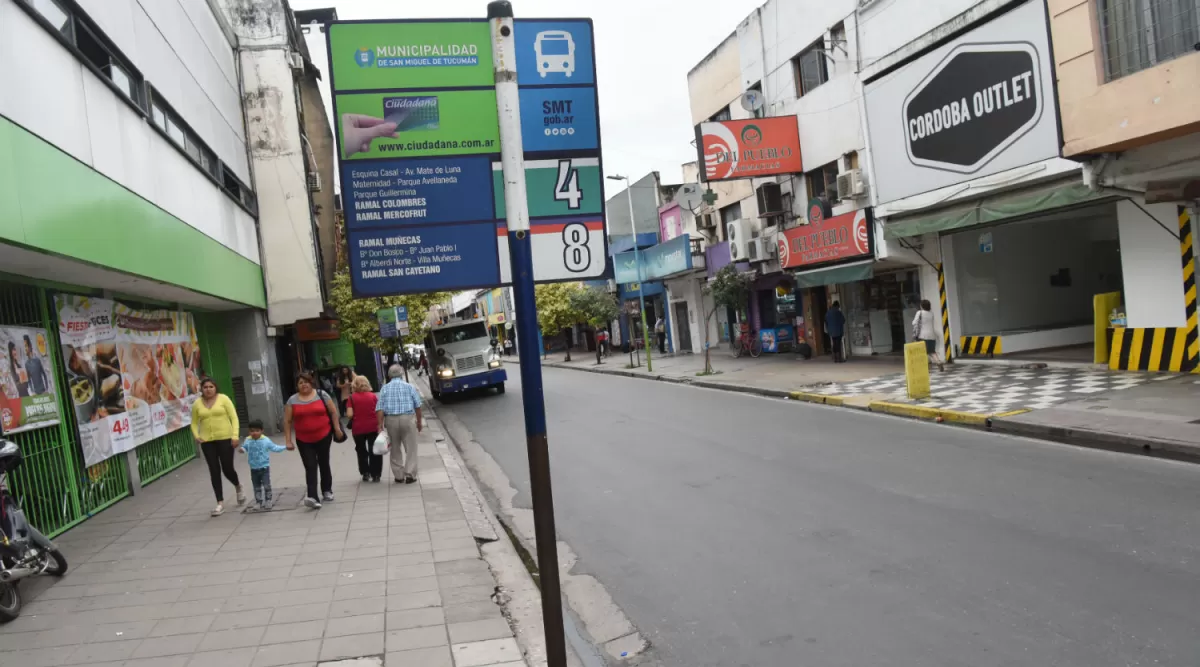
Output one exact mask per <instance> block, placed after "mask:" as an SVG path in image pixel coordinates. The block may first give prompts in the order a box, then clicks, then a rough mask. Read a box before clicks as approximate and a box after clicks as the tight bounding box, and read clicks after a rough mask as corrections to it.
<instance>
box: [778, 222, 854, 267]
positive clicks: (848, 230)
mask: <svg viewBox="0 0 1200 667" xmlns="http://www.w3.org/2000/svg"><path fill="white" fill-rule="evenodd" d="M871 222H872V216H871V209H869V208H863V209H859V210H857V211H853V212H851V213H845V214H842V215H835V216H833V217H832V218H825V219H823V220H819V221H815V222H813V223H811V224H808V225H802V226H800V227H793V228H792V229H789V230H787V231H785V232H784V233H783V237H782V238H780V239H779V265H780V266H781V267H783V268H785V269H796V268H801V267H809V266H816V265H820V264H833V263H837V262H839V261H842V260H848V259H861V258H863V257H871V256H873V255H874V252H875V248H874V242H873V240H872V237H873V235H872V234H871Z"/></svg>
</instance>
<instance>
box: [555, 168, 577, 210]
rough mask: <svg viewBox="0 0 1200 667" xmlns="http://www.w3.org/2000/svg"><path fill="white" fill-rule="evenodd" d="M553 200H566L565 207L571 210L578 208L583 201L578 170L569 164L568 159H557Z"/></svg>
mask: <svg viewBox="0 0 1200 667" xmlns="http://www.w3.org/2000/svg"><path fill="white" fill-rule="evenodd" d="M554 200H555V201H565V202H567V208H569V209H571V210H575V209H578V208H579V206H580V204H581V202H582V201H583V191H582V190H580V189H579V170H578V169H575V168H574V167H572V166H571V161H570V160H559V161H558V182H557V183H556V184H555V186H554Z"/></svg>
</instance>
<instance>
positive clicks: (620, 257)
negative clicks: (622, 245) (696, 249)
mask: <svg viewBox="0 0 1200 667" xmlns="http://www.w3.org/2000/svg"><path fill="white" fill-rule="evenodd" d="M641 255H642V271H641V275H640V276H639V274H638V265H637V254H636V253H634V252H622V253H618V254H617V255H615V256H613V274H614V278H615V279H616V281H617V283H618V284H628V283H636V282H639V281H642V280H660V279H662V278H666V277H667V276H671V275H674V274H676V273H682V272H683V271H690V270H691V268H692V246H691V242H690V241H689V237H688V235H687V234H682V235H680V236H676V237H675V238H673V239H671V240H670V241H667V242H666V243H660V244H658V245H656V246H651V247H649V248H646V249H645V250H643V251H642V252H641Z"/></svg>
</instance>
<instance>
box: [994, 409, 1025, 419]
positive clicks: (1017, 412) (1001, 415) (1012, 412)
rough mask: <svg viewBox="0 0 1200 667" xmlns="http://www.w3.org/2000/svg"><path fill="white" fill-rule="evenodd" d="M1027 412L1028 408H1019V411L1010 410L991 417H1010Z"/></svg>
mask: <svg viewBox="0 0 1200 667" xmlns="http://www.w3.org/2000/svg"><path fill="white" fill-rule="evenodd" d="M1029 411H1030V409H1029V408H1021V409H1020V410H1011V411H1009V412H1001V413H998V414H994V415H992V416H993V417H1012V416H1013V415H1023V414H1025V413H1026V412H1029Z"/></svg>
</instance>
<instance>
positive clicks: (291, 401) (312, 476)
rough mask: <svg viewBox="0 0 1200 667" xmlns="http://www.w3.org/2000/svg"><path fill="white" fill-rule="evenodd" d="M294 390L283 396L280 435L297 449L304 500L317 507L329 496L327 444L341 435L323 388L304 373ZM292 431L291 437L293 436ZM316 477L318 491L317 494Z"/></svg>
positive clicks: (331, 488)
mask: <svg viewBox="0 0 1200 667" xmlns="http://www.w3.org/2000/svg"><path fill="white" fill-rule="evenodd" d="M296 389H297V391H296V393H294V394H292V395H291V397H289V398H288V400H287V406H286V407H285V408H284V410H283V437H284V440H285V442H286V443H287V445H288V448H289V449H290V448H292V447H296V448H298V449H299V450H300V460H301V461H303V462H304V481H305V483H306V485H307V487H308V489H307V495H306V496H305V497H304V504H305V505H307V506H308V507H310V508H312V509H320V508H321V502H322V501H323V502H331V501H332V500H333V471H332V470H330V468H329V447H330V445H331V443H332V441H333V438H334V437H335V436H336V437H337V439H338V440H339V441H341V440H344V439H345V437H346V436H345V434H344V433H343V432H342V424H341V420H340V418H339V417H338V410H337V405H336V404H334V402H333V398H332V397H330V396H329V394H328V393H327V392H325V391H324V390H318V389H317V383H316V380H315V379H314V378H313V376H312V375H309V374H308V373H301V374H300V377H298V378H296ZM293 431H294V432H295V433H294V438H293ZM318 477H319V478H320V482H321V495H320V496H318V495H317V480H318Z"/></svg>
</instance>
